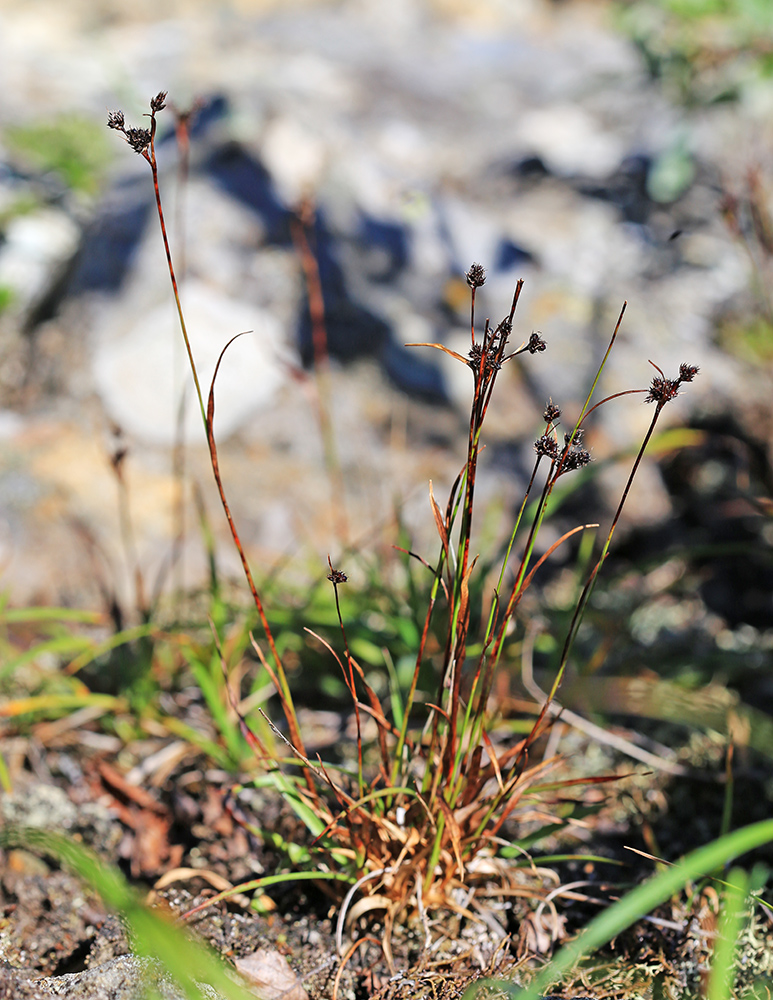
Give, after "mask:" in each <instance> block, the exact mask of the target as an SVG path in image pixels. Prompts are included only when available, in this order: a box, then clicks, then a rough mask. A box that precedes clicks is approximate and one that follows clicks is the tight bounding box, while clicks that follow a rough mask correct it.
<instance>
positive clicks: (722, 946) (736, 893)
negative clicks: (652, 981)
mask: <svg viewBox="0 0 773 1000" xmlns="http://www.w3.org/2000/svg"><path fill="white" fill-rule="evenodd" d="M748 894H749V875H748V874H747V873H746V872H745V871H744V870H743V868H734V869H733V870H732V872H731V873H730V876H729V880H728V885H727V888H726V889H725V892H724V899H723V905H722V917H721V919H720V921H719V937H718V938H717V939H716V943H715V944H714V956H713V959H712V962H711V974H710V976H709V985H708V990H707V991H706V1000H730V998H731V997H732V996H733V985H734V981H735V958H736V949H737V944H738V937H739V935H740V933H741V930H742V928H743V925H744V923H745V913H744V911H745V909H746V899H747V896H748Z"/></svg>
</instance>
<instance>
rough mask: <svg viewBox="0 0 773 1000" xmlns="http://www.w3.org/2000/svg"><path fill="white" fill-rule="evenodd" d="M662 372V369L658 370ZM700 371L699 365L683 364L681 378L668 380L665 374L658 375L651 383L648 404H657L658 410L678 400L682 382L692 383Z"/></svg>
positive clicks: (680, 369)
mask: <svg viewBox="0 0 773 1000" xmlns="http://www.w3.org/2000/svg"><path fill="white" fill-rule="evenodd" d="M658 371H659V372H660V369H658ZM699 371H700V368H698V366H697V365H688V364H687V363H686V362H682V364H681V365H679V378H666V377H665V375H664V374H663V372H660V375H656V376H655V378H654V379H653V380H652V382H651V383H650V387H649V391H648V392H647V396H646V398H645V402H646V403H657V404H658V409H660V408H661V407H663V406H665V405H666V403H670V402H671V400H672V399H676V397H677V396H678V395H679V386H680V385H681V384H682V382H692V381H693V379H694V378H695V376H696V375H697V374H698V372H699Z"/></svg>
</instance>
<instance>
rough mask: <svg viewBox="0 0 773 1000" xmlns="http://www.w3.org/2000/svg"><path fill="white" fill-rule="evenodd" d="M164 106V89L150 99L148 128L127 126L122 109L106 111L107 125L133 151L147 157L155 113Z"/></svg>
mask: <svg viewBox="0 0 773 1000" xmlns="http://www.w3.org/2000/svg"><path fill="white" fill-rule="evenodd" d="M165 107H166V91H163V90H162V91H160V92H159V93H158V94H156V96H155V97H153V98H151V101H150V119H151V127H150V128H127V127H126V119H125V118H124V113H123V111H108V113H107V127H108V128H112V129H115V131H116V132H121V133H122V134H123V137H124V139H126V141H127V142H128V143H129V145H130V146H131V148H132V149H133V150H134V152H135V153H141V154H142V155H143V156H145V157H146V158H147V157H148V153H147V149H148V146H149V145H150V143H151V142H152V140H153V134H154V132H153V130H154V128H155V121H156V113H157V112H158V111H163V109H164V108H165Z"/></svg>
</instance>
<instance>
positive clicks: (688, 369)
mask: <svg viewBox="0 0 773 1000" xmlns="http://www.w3.org/2000/svg"><path fill="white" fill-rule="evenodd" d="M699 372H700V368H699V367H698V366H697V365H688V364H685V363H684V362H682V364H681V365H679V381H680V382H692V380H693V379H694V378H695V376H696V375H697V374H698V373H699Z"/></svg>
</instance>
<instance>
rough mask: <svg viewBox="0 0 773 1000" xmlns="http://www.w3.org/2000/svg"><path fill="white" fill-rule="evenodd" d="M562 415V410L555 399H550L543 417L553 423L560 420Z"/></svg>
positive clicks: (547, 421)
mask: <svg viewBox="0 0 773 1000" xmlns="http://www.w3.org/2000/svg"><path fill="white" fill-rule="evenodd" d="M560 416H561V410H560V409H559V408H558V407H557V406H556V404H555V403H554V402H553V400H552V399H551V400H549V401H548V403H547V405H546V406H545V412H544V413H543V414H542V419H543V420H544V421H545V422H546V423H548V424H552V423H553V421H554V420H558V418H559V417H560Z"/></svg>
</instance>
